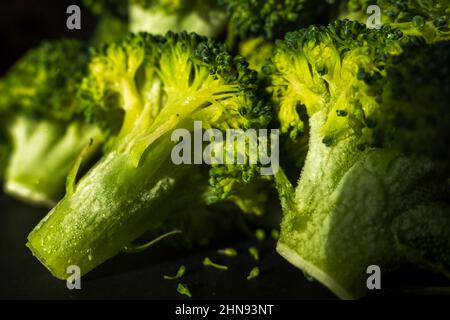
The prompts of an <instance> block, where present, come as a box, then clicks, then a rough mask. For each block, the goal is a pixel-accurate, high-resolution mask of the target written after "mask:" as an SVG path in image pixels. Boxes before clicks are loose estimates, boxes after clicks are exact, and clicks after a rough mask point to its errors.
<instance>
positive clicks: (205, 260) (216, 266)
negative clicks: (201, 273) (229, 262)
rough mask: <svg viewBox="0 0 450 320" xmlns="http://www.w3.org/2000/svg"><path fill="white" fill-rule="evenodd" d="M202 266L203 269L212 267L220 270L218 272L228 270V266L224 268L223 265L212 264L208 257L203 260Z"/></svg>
mask: <svg viewBox="0 0 450 320" xmlns="http://www.w3.org/2000/svg"><path fill="white" fill-rule="evenodd" d="M203 265H204V266H205V267H213V268H216V269H220V270H228V266H224V265H221V264H217V263H214V262H212V261H211V259H209V258H208V257H206V258H205V259H204V260H203Z"/></svg>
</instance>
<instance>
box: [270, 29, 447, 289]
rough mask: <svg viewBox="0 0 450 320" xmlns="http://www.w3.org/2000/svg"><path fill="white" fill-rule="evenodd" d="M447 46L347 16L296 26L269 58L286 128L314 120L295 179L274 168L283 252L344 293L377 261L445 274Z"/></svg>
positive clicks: (294, 129) (301, 129)
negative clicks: (369, 25)
mask: <svg viewBox="0 0 450 320" xmlns="http://www.w3.org/2000/svg"><path fill="white" fill-rule="evenodd" d="M449 48H450V46H449V44H448V43H444V44H435V45H432V46H429V45H426V44H425V42H424V41H423V40H421V38H415V37H407V36H404V35H403V34H402V32H400V31H399V30H397V29H392V28H390V27H389V26H384V27H382V29H381V30H370V29H367V28H366V27H365V26H364V25H362V24H359V23H358V22H350V21H346V20H345V21H337V22H335V23H332V24H331V25H329V26H327V27H310V28H308V29H303V30H300V31H297V32H293V33H289V34H288V35H287V36H286V38H285V40H284V41H282V42H281V41H280V42H278V43H277V48H276V53H275V55H274V57H273V58H272V59H271V62H270V63H269V64H268V65H267V66H266V67H265V72H266V73H267V75H268V78H269V81H270V87H269V90H270V92H271V93H272V95H273V99H274V102H275V103H276V104H277V110H278V117H279V120H280V122H281V126H282V130H283V131H284V132H285V133H287V134H289V135H290V136H291V138H293V139H295V138H297V137H301V136H302V135H304V134H305V133H306V132H305V131H306V130H309V132H308V136H309V143H308V152H307V155H306V160H305V164H304V167H303V169H302V173H301V176H300V179H299V181H298V185H297V186H296V187H295V189H294V187H293V186H292V185H291V184H290V182H289V181H288V179H287V178H286V177H285V176H284V174H283V171H282V170H279V173H278V174H277V176H276V182H277V188H278V191H279V194H280V199H281V202H282V205H283V211H284V218H283V222H282V228H281V235H280V240H279V242H278V246H277V250H278V252H279V253H280V254H281V255H282V256H283V257H285V258H286V259H287V260H288V261H290V262H291V263H292V264H294V265H296V266H297V267H299V268H301V269H302V270H303V271H305V272H306V273H308V274H310V275H311V276H313V277H314V278H316V279H318V280H319V281H321V282H322V283H323V284H325V285H326V286H328V287H329V288H330V289H331V290H332V291H333V292H335V293H336V294H337V295H338V296H340V297H342V298H356V297H360V296H361V295H363V294H364V293H365V291H366V290H367V287H366V279H367V274H366V269H367V267H368V266H369V265H378V266H380V268H381V270H382V271H383V272H388V271H390V270H393V269H395V268H398V267H401V266H403V265H405V264H406V263H413V264H416V265H419V266H422V267H426V268H428V269H431V270H434V271H438V272H441V273H443V274H445V275H449V270H450V265H449V260H448V257H449V256H450V252H449V248H450V246H449V244H450V232H449V230H450V215H449V212H450V211H449V208H450V207H449V202H448V200H449V199H448V196H449V191H450V190H449V184H448V159H449V151H448V150H449V149H448V145H449V142H450V136H449V131H448V130H447V129H446V128H448V126H449V124H450V112H449V109H448V99H449V98H450V91H449V88H450V87H449V79H450V74H449V69H448V68H447V67H446V66H447V65H448V61H449V53H450V51H449ZM302 109H304V110H305V111H306V115H307V118H306V120H305V119H303V118H302V117H301V110H302Z"/></svg>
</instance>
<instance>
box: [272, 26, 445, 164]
mask: <svg viewBox="0 0 450 320" xmlns="http://www.w3.org/2000/svg"><path fill="white" fill-rule="evenodd" d="M448 47H449V45H448V44H437V45H433V46H428V45H426V44H425V42H424V41H423V40H421V39H419V38H415V37H406V36H404V35H403V33H402V32H401V31H399V30H397V29H393V28H391V27H390V26H383V27H382V29H381V30H371V29H367V28H366V27H365V26H364V25H362V24H360V23H358V22H355V21H348V20H344V21H336V22H334V23H332V24H331V25H329V26H327V27H310V28H308V29H303V30H300V31H297V32H293V33H289V34H287V35H286V38H285V41H280V42H278V43H277V45H276V53H275V55H274V57H273V58H272V60H271V62H270V63H269V64H268V65H266V66H265V72H266V73H267V74H269V77H270V81H271V83H272V86H271V88H270V90H271V92H272V94H273V96H274V98H275V99H276V100H278V101H279V106H278V108H279V109H278V117H279V120H280V122H281V126H282V131H283V132H288V133H290V135H291V137H293V138H295V137H297V135H298V134H301V133H302V132H303V131H304V127H305V123H304V121H303V120H302V119H301V117H300V109H301V108H302V107H304V108H306V112H307V114H308V116H309V117H311V116H312V115H313V114H314V113H316V112H318V111H324V110H325V111H326V113H327V119H326V122H325V124H324V125H323V127H322V136H323V143H324V144H326V145H333V144H335V143H336V142H338V141H339V140H342V139H345V138H347V137H349V136H357V137H359V145H358V148H360V149H364V148H365V147H366V146H369V147H382V146H391V145H396V146H398V147H400V148H401V149H402V151H404V152H407V153H410V152H419V153H426V154H427V155H432V156H443V154H444V153H445V154H447V153H448V151H446V147H445V146H446V145H448V142H449V134H448V131H447V130H446V129H445V128H446V127H447V126H448V124H449V119H450V118H449V112H448V106H447V105H446V101H447V99H448V97H449V86H448V85H449V82H448V81H449V70H448V67H447V65H448V58H449V50H448ZM443 97H444V98H443ZM426 106H429V107H426ZM430 139H431V141H433V143H429V142H428V143H427V141H430Z"/></svg>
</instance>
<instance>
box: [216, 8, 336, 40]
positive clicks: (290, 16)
mask: <svg viewBox="0 0 450 320" xmlns="http://www.w3.org/2000/svg"><path fill="white" fill-rule="evenodd" d="M221 3H223V4H224V5H225V6H226V7H227V9H228V12H229V15H230V23H231V25H232V26H233V28H234V30H235V32H237V33H238V34H239V35H240V36H249V35H250V36H251V35H261V34H264V35H265V36H266V37H267V38H269V39H272V38H277V37H279V36H280V35H283V34H284V33H285V32H287V31H292V30H295V29H298V28H299V27H301V26H306V25H308V24H309V23H312V22H313V21H314V20H315V19H316V18H317V17H319V16H320V15H321V14H323V12H324V10H325V9H326V8H327V6H328V4H327V2H326V1H323V0H320V1H317V0H316V1H310V0H269V1H264V0H221Z"/></svg>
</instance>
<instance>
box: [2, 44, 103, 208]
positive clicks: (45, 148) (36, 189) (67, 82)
mask: <svg viewBox="0 0 450 320" xmlns="http://www.w3.org/2000/svg"><path fill="white" fill-rule="evenodd" d="M87 55H88V51H87V48H86V47H85V46H84V45H83V44H81V43H80V42H78V41H75V40H59V41H53V42H44V43H42V44H41V45H40V46H38V47H37V48H35V49H33V50H31V51H29V52H28V53H27V54H26V55H25V56H24V57H23V58H22V59H20V60H19V61H18V62H17V63H16V64H15V65H14V66H13V67H12V68H11V70H10V71H9V72H8V73H7V74H6V76H5V77H4V78H3V79H2V80H1V81H0V114H1V117H2V119H1V121H2V131H3V132H2V134H1V135H3V136H6V137H8V139H7V140H8V144H9V146H8V147H7V148H9V149H10V155H9V157H8V159H9V160H8V164H7V165H6V172H5V177H4V190H5V192H7V193H9V194H11V195H13V196H15V197H18V198H21V199H23V200H25V201H28V202H31V203H35V204H43V205H50V206H51V205H54V204H55V203H56V202H57V201H58V200H59V199H61V197H62V196H63V195H64V190H65V182H66V177H67V175H68V174H69V171H70V169H71V167H72V166H73V165H74V163H75V159H76V158H77V157H78V156H79V154H80V153H81V151H82V150H83V149H85V148H87V147H88V146H89V145H90V141H91V140H92V141H93V144H92V145H91V147H90V148H88V150H87V152H85V159H88V158H89V155H93V154H94V152H95V151H96V150H97V149H98V148H97V146H98V145H99V144H100V143H101V142H102V134H101V132H100V130H99V129H98V128H97V127H96V126H94V125H90V124H87V122H86V121H85V118H84V116H83V111H82V108H81V101H80V99H78V97H77V91H78V86H79V84H80V82H81V79H82V77H83V76H84V74H85V71H86V67H87V61H88V58H87ZM1 145H2V146H4V145H5V144H3V143H2V144H1ZM2 149H5V148H2Z"/></svg>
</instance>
